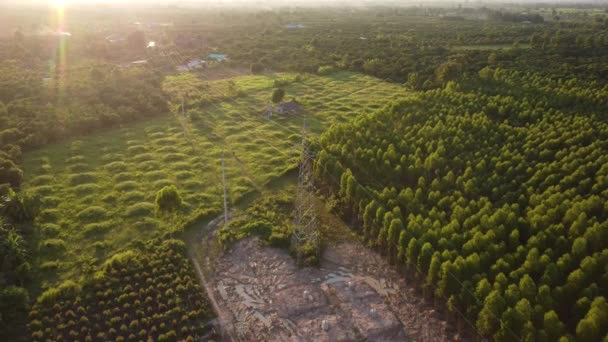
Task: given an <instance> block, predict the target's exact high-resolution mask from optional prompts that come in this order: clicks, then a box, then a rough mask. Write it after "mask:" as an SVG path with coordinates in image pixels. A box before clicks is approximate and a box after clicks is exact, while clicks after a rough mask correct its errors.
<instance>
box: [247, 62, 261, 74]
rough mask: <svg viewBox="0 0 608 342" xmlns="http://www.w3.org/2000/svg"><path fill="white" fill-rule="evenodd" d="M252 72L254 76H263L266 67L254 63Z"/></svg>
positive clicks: (251, 68)
mask: <svg viewBox="0 0 608 342" xmlns="http://www.w3.org/2000/svg"><path fill="white" fill-rule="evenodd" d="M250 70H251V73H252V74H254V75H256V74H261V73H263V72H264V66H263V65H262V64H261V63H252V64H251V67H250Z"/></svg>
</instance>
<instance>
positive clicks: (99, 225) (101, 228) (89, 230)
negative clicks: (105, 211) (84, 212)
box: [83, 221, 112, 236]
mask: <svg viewBox="0 0 608 342" xmlns="http://www.w3.org/2000/svg"><path fill="white" fill-rule="evenodd" d="M110 229H112V223H111V222H107V221H106V222H94V223H89V224H86V225H85V226H84V229H83V231H84V233H85V235H88V236H91V235H97V234H103V233H105V232H107V231H108V230H110Z"/></svg>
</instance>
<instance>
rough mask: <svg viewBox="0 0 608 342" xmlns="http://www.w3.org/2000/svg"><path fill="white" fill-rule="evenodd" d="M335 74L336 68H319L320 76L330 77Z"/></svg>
mask: <svg viewBox="0 0 608 342" xmlns="http://www.w3.org/2000/svg"><path fill="white" fill-rule="evenodd" d="M334 72H336V68H335V67H334V66H331V65H325V66H320V67H319V70H318V71H317V74H319V75H329V74H333V73H334Z"/></svg>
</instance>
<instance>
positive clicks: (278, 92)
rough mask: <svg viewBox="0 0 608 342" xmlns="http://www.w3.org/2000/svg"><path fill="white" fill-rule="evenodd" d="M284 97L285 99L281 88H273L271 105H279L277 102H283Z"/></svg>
mask: <svg viewBox="0 0 608 342" xmlns="http://www.w3.org/2000/svg"><path fill="white" fill-rule="evenodd" d="M284 97H285V90H284V89H283V88H274V90H273V91H272V96H271V98H270V99H271V100H272V102H273V103H279V102H281V101H283V98H284Z"/></svg>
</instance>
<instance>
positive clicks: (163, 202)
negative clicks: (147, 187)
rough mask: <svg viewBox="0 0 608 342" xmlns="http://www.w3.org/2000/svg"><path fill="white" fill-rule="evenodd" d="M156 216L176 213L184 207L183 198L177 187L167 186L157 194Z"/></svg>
mask: <svg viewBox="0 0 608 342" xmlns="http://www.w3.org/2000/svg"><path fill="white" fill-rule="evenodd" d="M154 203H155V204H156V214H157V215H159V214H162V213H168V212H174V211H176V210H178V209H179V208H180V207H181V206H182V198H181V196H180V195H179V192H178V191H177V188H176V187H175V185H170V186H165V187H164V188H162V189H160V190H159V191H158V193H157V194H156V200H155V201H154Z"/></svg>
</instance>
